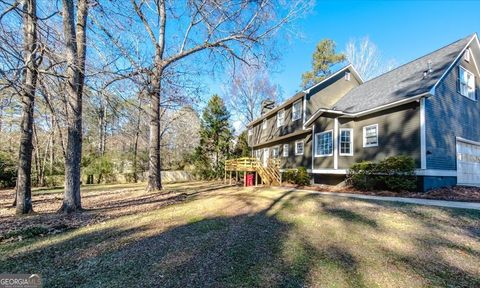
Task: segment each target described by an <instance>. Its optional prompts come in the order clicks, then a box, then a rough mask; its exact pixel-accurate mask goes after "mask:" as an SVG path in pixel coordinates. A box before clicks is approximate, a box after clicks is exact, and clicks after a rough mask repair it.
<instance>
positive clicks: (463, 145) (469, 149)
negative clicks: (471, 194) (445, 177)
mask: <svg viewBox="0 0 480 288" xmlns="http://www.w3.org/2000/svg"><path fill="white" fill-rule="evenodd" d="M457 183H458V184H459V185H462V184H463V185H474V186H480V143H477V142H473V141H468V140H463V139H462V140H460V139H457Z"/></svg>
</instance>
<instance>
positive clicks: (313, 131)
mask: <svg viewBox="0 0 480 288" xmlns="http://www.w3.org/2000/svg"><path fill="white" fill-rule="evenodd" d="M314 164H315V124H313V126H312V169H311V172H312V174H313V167H314V166H315V165H314Z"/></svg>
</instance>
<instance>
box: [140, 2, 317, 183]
mask: <svg viewBox="0 0 480 288" xmlns="http://www.w3.org/2000/svg"><path fill="white" fill-rule="evenodd" d="M309 2H310V1H301V0H299V1H288V2H283V1H273V0H271V1H270V0H263V1H249V0H242V1H223V2H216V1H208V0H197V1H186V2H184V3H181V4H178V3H177V2H175V7H174V6H171V5H172V3H174V2H169V1H165V0H157V1H148V0H131V4H132V6H133V9H134V11H135V13H136V15H137V16H138V19H139V20H140V21H141V23H142V24H143V26H144V28H145V31H146V34H147V35H148V38H149V40H150V42H151V43H150V45H151V46H152V47H153V48H154V51H155V52H154V57H153V59H154V60H153V64H152V66H151V73H150V74H149V83H150V85H149V91H148V96H149V99H150V110H149V115H150V116H149V117H150V144H149V176H148V185H147V191H153V190H160V189H162V182H161V158H160V140H161V125H160V114H161V109H160V103H161V97H162V95H161V91H162V80H163V77H164V73H165V71H166V70H167V69H168V67H169V66H170V65H172V64H174V63H176V62H178V61H180V60H182V59H184V58H187V57H190V56H192V55H194V54H198V53H201V52H207V51H210V52H212V53H217V55H221V56H224V57H230V58H231V59H236V60H240V61H245V59H244V56H245V55H246V54H247V52H248V53H252V52H254V51H256V52H259V51H260V50H261V47H262V44H265V42H266V41H267V40H268V39H269V37H271V36H272V35H273V34H275V33H276V32H277V31H278V29H279V28H280V27H282V26H283V25H285V24H286V23H288V22H290V21H291V20H292V19H293V18H295V17H297V16H299V14H300V13H302V12H303V11H304V10H305V9H306V8H307V7H308V6H309ZM167 23H169V24H168V25H171V26H172V27H180V29H181V28H184V31H185V32H184V33H183V35H177V34H172V33H171V31H170V30H167V29H166V27H167ZM185 23H186V25H184V24H185ZM180 29H179V30H180ZM174 33H175V32H174Z"/></svg>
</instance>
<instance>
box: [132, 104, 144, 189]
mask: <svg viewBox="0 0 480 288" xmlns="http://www.w3.org/2000/svg"><path fill="white" fill-rule="evenodd" d="M138 105H139V107H138V118H137V126H136V129H135V142H134V143H133V181H134V182H135V183H137V182H138V175H137V173H138V159H137V158H138V138H140V119H141V115H142V109H141V108H140V105H141V102H140V101H139V104H138Z"/></svg>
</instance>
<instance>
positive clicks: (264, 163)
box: [263, 148, 270, 167]
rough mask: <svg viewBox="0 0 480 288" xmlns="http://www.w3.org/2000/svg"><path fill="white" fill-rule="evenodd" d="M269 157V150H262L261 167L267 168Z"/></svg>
mask: <svg viewBox="0 0 480 288" xmlns="http://www.w3.org/2000/svg"><path fill="white" fill-rule="evenodd" d="M269 157H270V149H268V148H265V149H263V166H265V167H267V165H268V158H269Z"/></svg>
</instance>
